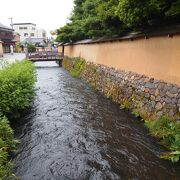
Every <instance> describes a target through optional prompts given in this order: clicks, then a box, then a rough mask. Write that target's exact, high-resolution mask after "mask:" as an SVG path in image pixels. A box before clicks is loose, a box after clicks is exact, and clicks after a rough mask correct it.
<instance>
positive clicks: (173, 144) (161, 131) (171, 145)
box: [145, 116, 180, 162]
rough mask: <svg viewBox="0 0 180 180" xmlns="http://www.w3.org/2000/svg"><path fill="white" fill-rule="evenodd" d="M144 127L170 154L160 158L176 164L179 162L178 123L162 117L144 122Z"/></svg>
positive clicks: (179, 127) (179, 136)
mask: <svg viewBox="0 0 180 180" xmlns="http://www.w3.org/2000/svg"><path fill="white" fill-rule="evenodd" d="M145 126H146V127H147V128H148V129H149V130H150V133H151V135H153V136H155V137H157V138H158V139H159V140H160V142H161V144H162V145H164V146H165V147H167V148H168V149H170V152H167V153H163V154H161V157H162V158H164V159H168V160H171V161H172V162H178V161H179V160H180V122H174V121H171V120H170V119H169V118H168V117H165V116H162V117H161V118H160V119H158V120H146V121H145Z"/></svg>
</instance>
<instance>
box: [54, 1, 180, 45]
mask: <svg viewBox="0 0 180 180" xmlns="http://www.w3.org/2000/svg"><path fill="white" fill-rule="evenodd" d="M179 19H180V0H104V1H102V0H74V9H73V11H72V14H71V16H70V18H69V22H68V23H67V24H66V25H65V26H64V27H61V28H59V29H58V30H57V39H56V40H57V41H59V42H60V41H63V42H74V41H78V40H82V39H88V38H91V39H92V38H97V37H102V36H115V35H121V34H122V33H124V32H127V31H130V30H138V29H141V30H142V29H145V28H149V27H153V26H160V25H164V24H170V23H177V22H178V21H179Z"/></svg>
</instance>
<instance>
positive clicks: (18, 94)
mask: <svg viewBox="0 0 180 180" xmlns="http://www.w3.org/2000/svg"><path fill="white" fill-rule="evenodd" d="M35 80H36V76H35V68H34V66H33V64H32V63H31V62H29V61H27V60H24V61H21V62H16V63H14V64H10V65H7V67H6V68H4V69H2V70H0V112H1V113H2V114H3V115H13V116H14V117H15V116H16V115H18V114H19V110H23V109H26V108H28V107H29V106H30V103H31V101H32V98H33V96H34V83H35Z"/></svg>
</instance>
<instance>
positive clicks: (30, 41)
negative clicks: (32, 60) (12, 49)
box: [22, 37, 45, 45]
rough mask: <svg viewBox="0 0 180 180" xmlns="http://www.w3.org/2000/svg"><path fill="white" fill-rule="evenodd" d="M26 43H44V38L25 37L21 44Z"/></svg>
mask: <svg viewBox="0 0 180 180" xmlns="http://www.w3.org/2000/svg"><path fill="white" fill-rule="evenodd" d="M26 43H30V44H34V45H35V44H39V45H44V44H45V42H44V38H32V37H31V38H26V39H24V40H23V41H22V44H26Z"/></svg>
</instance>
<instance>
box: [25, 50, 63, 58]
mask: <svg viewBox="0 0 180 180" xmlns="http://www.w3.org/2000/svg"><path fill="white" fill-rule="evenodd" d="M26 58H27V59H30V60H42V59H43V60H50V59H53V60H54V59H62V58H63V53H59V52H57V51H40V52H32V53H31V52H29V53H27V54H26Z"/></svg>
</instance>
